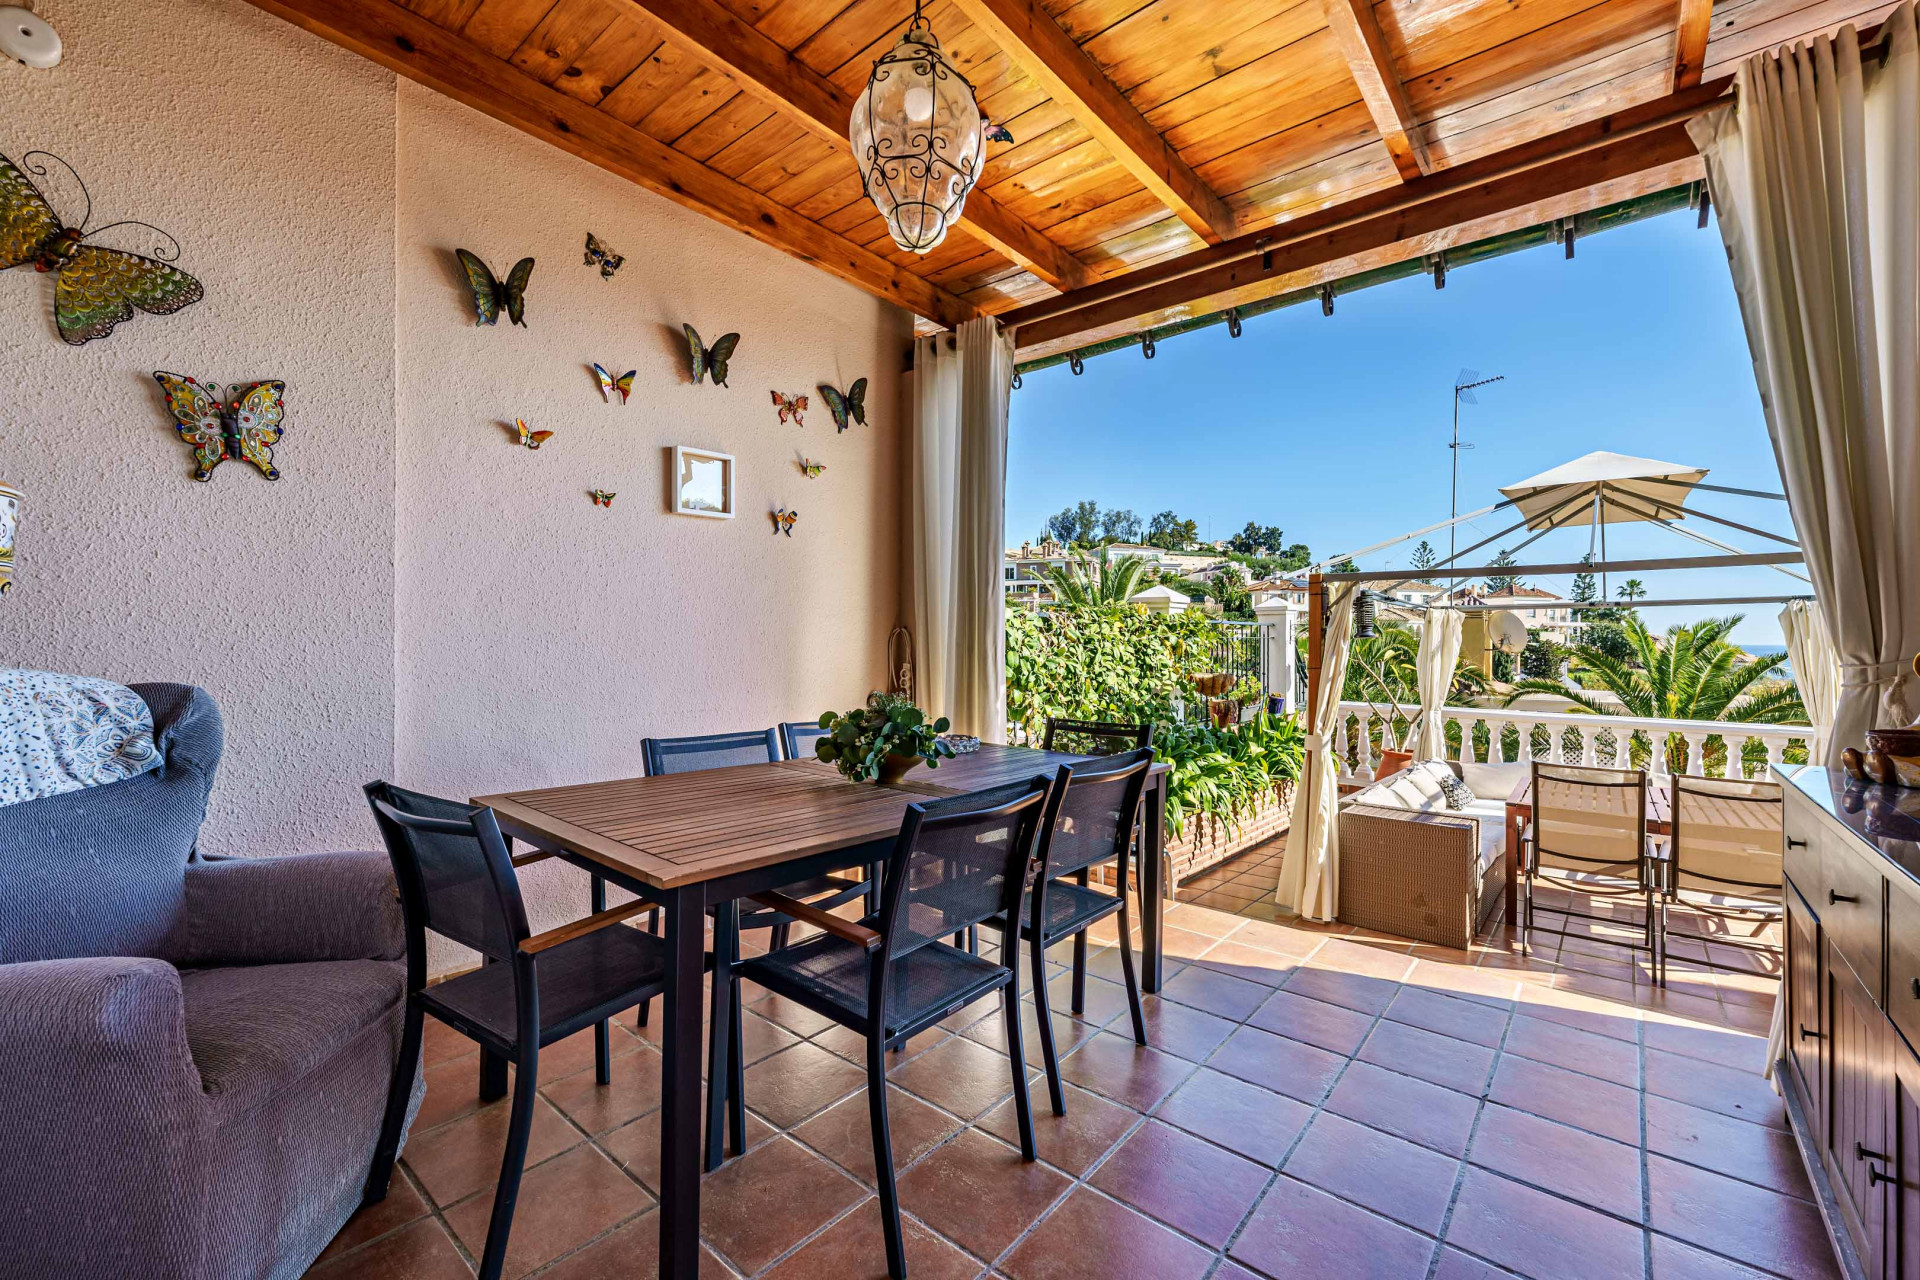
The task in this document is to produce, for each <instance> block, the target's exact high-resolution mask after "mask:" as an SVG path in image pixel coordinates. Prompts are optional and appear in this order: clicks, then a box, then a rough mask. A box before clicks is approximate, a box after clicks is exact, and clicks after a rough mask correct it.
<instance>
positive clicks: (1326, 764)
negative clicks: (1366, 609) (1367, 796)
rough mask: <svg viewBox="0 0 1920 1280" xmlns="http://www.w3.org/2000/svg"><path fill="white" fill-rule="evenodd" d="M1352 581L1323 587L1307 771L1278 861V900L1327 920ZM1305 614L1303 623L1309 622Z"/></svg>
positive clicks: (1336, 861) (1333, 877) (1332, 911)
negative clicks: (1323, 619)
mask: <svg viewBox="0 0 1920 1280" xmlns="http://www.w3.org/2000/svg"><path fill="white" fill-rule="evenodd" d="M1353 592H1354V584H1352V583H1350V582H1342V583H1339V584H1337V585H1336V586H1335V587H1334V588H1333V589H1332V590H1331V591H1329V592H1328V593H1327V613H1328V618H1327V634H1326V636H1325V638H1324V640H1323V641H1322V643H1321V648H1320V684H1319V687H1318V688H1317V689H1316V690H1315V691H1314V703H1313V708H1314V709H1313V717H1314V718H1313V722H1314V723H1315V724H1316V725H1318V726H1320V731H1319V732H1318V733H1310V734H1308V735H1307V741H1306V758H1307V768H1306V776H1305V778H1304V779H1303V782H1302V785H1300V786H1299V787H1296V788H1295V789H1294V792H1293V823H1292V831H1291V834H1289V835H1288V836H1287V853H1286V857H1285V859H1284V860H1283V861H1282V862H1281V864H1280V887H1279V890H1278V891H1277V892H1276V893H1275V894H1274V898H1275V900H1276V901H1278V902H1279V904H1280V905H1281V906H1283V907H1285V908H1287V909H1288V910H1290V911H1297V912H1299V913H1300V914H1301V915H1303V916H1305V917H1307V918H1308V919H1309V920H1332V919H1333V918H1334V916H1335V915H1336V914H1338V912H1339V909H1340V824H1339V823H1338V822H1337V821H1335V817H1336V816H1337V811H1338V809H1339V805H1340V772H1339V770H1338V769H1336V768H1335V767H1334V760H1333V746H1332V744H1333V741H1334V733H1333V718H1334V716H1336V715H1338V714H1339V710H1340V693H1341V690H1342V689H1344V688H1345V687H1346V683H1347V655H1348V653H1349V652H1350V651H1351V650H1352V648H1353ZM1313 621H1314V620H1313V619H1308V625H1309V626H1311V625H1313Z"/></svg>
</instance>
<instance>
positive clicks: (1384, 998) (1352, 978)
mask: <svg viewBox="0 0 1920 1280" xmlns="http://www.w3.org/2000/svg"><path fill="white" fill-rule="evenodd" d="M1314 958H1315V959H1317V958H1318V954H1317V953H1316V955H1315V957H1314ZM1286 989H1287V990H1288V991H1291V992H1293V993H1294V994H1295V995H1297V996H1307V997H1309V998H1310V999H1314V1000H1324V1001H1326V1002H1327V1003H1328V1004H1337V1005H1341V1006H1343V1007H1344V1008H1348V1009H1353V1010H1355V1011H1357V1012H1359V1013H1364V1014H1367V1015H1368V1016H1373V1015H1375V1014H1380V1013H1385V1012H1386V1009H1387V1006H1388V1005H1390V1004H1392V1003H1393V997H1394V995H1395V994H1396V993H1398V991H1399V990H1400V985H1399V984H1398V983H1397V982H1390V981H1387V980H1386V979H1383V978H1375V977H1369V976H1367V975H1365V974H1358V973H1342V972H1341V971H1339V970H1337V969H1321V968H1316V967H1314V966H1313V965H1311V964H1303V965H1301V966H1300V967H1299V968H1298V969H1295V970H1294V971H1293V976H1292V977H1291V978H1288V979H1287V986H1286Z"/></svg>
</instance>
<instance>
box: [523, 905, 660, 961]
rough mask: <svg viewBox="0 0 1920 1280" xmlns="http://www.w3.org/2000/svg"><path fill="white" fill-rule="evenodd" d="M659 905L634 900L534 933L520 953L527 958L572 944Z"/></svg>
mask: <svg viewBox="0 0 1920 1280" xmlns="http://www.w3.org/2000/svg"><path fill="white" fill-rule="evenodd" d="M659 905H660V904H659V903H657V902H649V901H647V900H646V899H645V898H636V899H634V900H633V901H632V902H629V903H626V904H625V905H623V906H618V907H614V908H613V909H612V910H610V911H602V912H599V913H598V914H596V915H590V916H588V917H586V918H585V919H584V920H575V921H573V922H572V923H571V924H563V925H561V926H560V927H559V928H558V929H549V930H547V931H546V932H545V933H536V934H534V935H533V936H532V937H531V938H528V939H526V940H525V941H524V942H522V943H521V944H520V953H521V954H522V955H528V956H535V955H539V954H540V953H541V952H542V951H545V950H547V949H548V948H549V947H557V946H559V945H560V944H561V943H563V942H572V941H573V940H574V939H575V938H583V937H585V936H586V935H587V934H589V933H593V932H594V931H595V930H598V929H604V928H606V927H607V926H608V925H610V924H619V923H620V922H621V921H622V920H625V919H627V918H628V917H630V916H637V915H639V914H640V913H641V912H642V911H651V910H653V909H654V908H655V907H657V906H659Z"/></svg>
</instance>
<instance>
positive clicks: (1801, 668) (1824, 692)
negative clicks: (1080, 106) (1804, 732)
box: [1780, 600, 1840, 761]
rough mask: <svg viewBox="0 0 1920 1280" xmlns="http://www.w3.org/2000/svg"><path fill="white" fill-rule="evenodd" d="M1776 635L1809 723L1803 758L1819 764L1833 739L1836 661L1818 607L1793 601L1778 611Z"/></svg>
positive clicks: (1824, 622)
mask: <svg viewBox="0 0 1920 1280" xmlns="http://www.w3.org/2000/svg"><path fill="white" fill-rule="evenodd" d="M1780 631H1781V633H1782V634H1783V635H1785V636H1786V640H1787V660H1788V661H1789V662H1791V663H1792V664H1793V682H1794V684H1795V685H1797V686H1798V687H1799V689H1800V703H1801V705H1802V706H1804V707H1806V709H1807V719H1808V720H1810V721H1811V722H1812V723H1813V740H1812V741H1811V742H1809V743H1807V758H1808V759H1809V760H1815V761H1818V760H1823V759H1825V758H1826V754H1827V743H1828V742H1829V741H1830V740H1831V739H1832V736H1833V704H1834V703H1835V702H1836V701H1838V699H1839V693H1840V660H1839V659H1838V658H1836V657H1835V656H1834V653H1833V641H1832V640H1831V639H1829V638H1828V636H1827V624H1826V620H1825V619H1824V618H1822V617H1821V616H1820V606H1819V605H1817V604H1809V603H1808V602H1807V601H1805V600H1795V601H1793V602H1791V603H1790V604H1788V605H1787V607H1786V608H1784V609H1782V610H1781V611H1780Z"/></svg>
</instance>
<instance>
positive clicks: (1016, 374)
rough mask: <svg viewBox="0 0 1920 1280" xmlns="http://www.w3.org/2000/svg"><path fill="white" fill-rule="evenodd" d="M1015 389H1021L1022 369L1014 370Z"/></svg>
mask: <svg viewBox="0 0 1920 1280" xmlns="http://www.w3.org/2000/svg"><path fill="white" fill-rule="evenodd" d="M1013 389H1014V390H1015V391H1018V390H1019V389H1020V371H1019V370H1018V369H1015V370H1014V371H1013Z"/></svg>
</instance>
